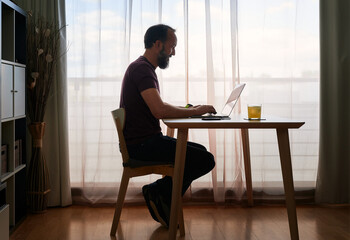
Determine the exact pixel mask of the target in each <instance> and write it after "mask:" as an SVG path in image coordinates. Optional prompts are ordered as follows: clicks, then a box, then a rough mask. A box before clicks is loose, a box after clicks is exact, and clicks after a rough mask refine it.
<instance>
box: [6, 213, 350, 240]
mask: <svg viewBox="0 0 350 240" xmlns="http://www.w3.org/2000/svg"><path fill="white" fill-rule="evenodd" d="M297 214H298V225H299V235H300V239H301V240H349V239H350V207H337V208H330V207H315V206H302V207H300V206H299V207H297ZM112 217H113V208H110V207H100V208H92V207H83V206H71V207H67V208H52V209H49V210H48V211H47V212H46V213H45V214H39V215H31V214H30V215H29V216H28V217H27V218H26V219H25V221H24V222H23V223H22V224H21V225H20V226H19V227H18V228H17V229H16V230H15V231H14V232H13V233H12V234H11V236H10V239H11V240H22V239H27V240H46V239H49V240H55V239H57V240H61V239H62V240H104V239H125V240H142V239H157V240H162V239H167V229H166V228H164V227H161V225H160V224H159V223H157V222H155V221H153V220H152V218H151V216H150V215H149V213H148V210H147V209H146V207H144V206H136V207H135V206H133V207H130V206H128V207H124V208H123V211H122V216H121V228H120V227H119V228H118V232H117V237H116V238H112V237H110V236H109V231H110V227H111V222H112ZM184 217H185V228H186V235H185V237H184V238H179V239H192V240H194V239H198V240H206V239H208V240H209V239H210V240H213V239H215V240H221V239H234V240H274V239H282V240H284V239H290V235H289V228H288V220H287V212H286V209H285V208H284V207H266V206H256V207H253V208H245V207H238V206H230V207H227V206H185V207H184ZM178 236H179V233H178Z"/></svg>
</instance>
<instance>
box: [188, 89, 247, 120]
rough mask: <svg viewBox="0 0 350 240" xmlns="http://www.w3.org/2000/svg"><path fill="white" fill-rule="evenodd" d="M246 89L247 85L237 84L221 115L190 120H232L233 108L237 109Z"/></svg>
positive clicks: (202, 116) (210, 115)
mask: <svg viewBox="0 0 350 240" xmlns="http://www.w3.org/2000/svg"><path fill="white" fill-rule="evenodd" d="M244 87H245V83H242V84H237V85H236V86H235V88H234V89H233V90H232V92H231V94H230V96H229V97H228V99H227V101H226V103H225V105H224V107H223V108H222V111H221V115H214V114H208V115H201V116H192V117H190V118H201V119H202V120H222V119H230V115H231V113H232V110H233V108H234V107H235V105H236V103H237V101H238V99H239V97H240V96H241V93H242V91H243V89H244Z"/></svg>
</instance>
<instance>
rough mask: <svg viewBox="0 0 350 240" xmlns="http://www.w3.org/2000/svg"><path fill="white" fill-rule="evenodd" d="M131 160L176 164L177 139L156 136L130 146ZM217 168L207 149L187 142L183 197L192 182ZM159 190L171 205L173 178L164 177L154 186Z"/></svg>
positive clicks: (161, 135) (160, 135)
mask: <svg viewBox="0 0 350 240" xmlns="http://www.w3.org/2000/svg"><path fill="white" fill-rule="evenodd" d="M127 148H128V152H129V155H130V157H131V158H135V159H138V160H144V161H154V162H168V163H170V162H171V163H174V161H175V152H176V139H175V138H171V137H168V136H163V134H162V133H160V134H158V135H155V136H153V137H151V138H149V139H147V140H145V141H144V142H143V143H141V144H134V145H128V146H127ZM214 166H215V161H214V156H213V155H212V154H211V153H210V152H208V151H207V149H206V148H205V147H204V146H202V145H200V144H198V143H193V142H187V150H186V162H185V169H184V177H183V187H182V195H183V194H185V192H186V190H187V188H188V187H189V186H190V185H191V183H192V181H193V180H195V179H197V178H199V177H201V176H203V175H205V174H206V173H208V172H210V171H211V170H212V169H213V168H214ZM152 185H153V186H154V187H156V188H158V189H157V190H158V191H159V193H160V194H161V195H162V196H163V197H164V198H165V200H166V201H167V202H168V203H169V204H170V201H171V192H172V178H171V177H168V176H166V177H164V178H161V179H159V180H157V181H156V182H155V183H153V184H152Z"/></svg>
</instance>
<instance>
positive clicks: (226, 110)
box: [221, 83, 245, 116]
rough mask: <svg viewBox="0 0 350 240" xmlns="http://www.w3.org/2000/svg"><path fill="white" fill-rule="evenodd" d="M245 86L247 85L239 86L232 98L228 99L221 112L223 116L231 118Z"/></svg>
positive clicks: (236, 87) (234, 90)
mask: <svg viewBox="0 0 350 240" xmlns="http://www.w3.org/2000/svg"><path fill="white" fill-rule="evenodd" d="M244 86H245V83H242V84H237V85H236V86H235V88H234V89H233V90H232V92H231V94H230V97H229V98H228V100H227V102H226V104H225V106H224V108H223V109H222V111H221V114H222V115H223V116H230V114H231V112H232V110H233V108H234V106H235V105H236V103H237V101H238V99H239V96H240V95H241V92H242V91H243V88H244Z"/></svg>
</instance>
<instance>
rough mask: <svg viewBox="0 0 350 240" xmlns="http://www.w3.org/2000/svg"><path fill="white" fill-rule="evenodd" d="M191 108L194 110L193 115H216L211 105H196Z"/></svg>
mask: <svg viewBox="0 0 350 240" xmlns="http://www.w3.org/2000/svg"><path fill="white" fill-rule="evenodd" d="M193 108H194V109H195V110H196V112H195V114H194V115H203V114H206V113H211V114H216V110H215V108H214V107H213V106H212V105H196V106H193Z"/></svg>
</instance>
